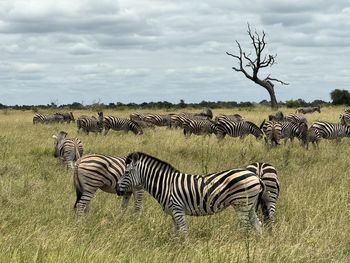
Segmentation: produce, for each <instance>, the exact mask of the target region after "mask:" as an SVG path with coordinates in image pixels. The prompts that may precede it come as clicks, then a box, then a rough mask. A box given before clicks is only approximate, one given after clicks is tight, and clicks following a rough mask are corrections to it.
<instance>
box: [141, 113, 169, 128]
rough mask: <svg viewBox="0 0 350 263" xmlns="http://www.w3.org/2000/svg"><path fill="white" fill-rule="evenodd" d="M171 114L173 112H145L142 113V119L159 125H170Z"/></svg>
mask: <svg viewBox="0 0 350 263" xmlns="http://www.w3.org/2000/svg"><path fill="white" fill-rule="evenodd" d="M171 115H173V114H155V113H147V114H144V121H145V122H149V123H152V124H154V125H156V126H160V127H162V126H167V127H171Z"/></svg>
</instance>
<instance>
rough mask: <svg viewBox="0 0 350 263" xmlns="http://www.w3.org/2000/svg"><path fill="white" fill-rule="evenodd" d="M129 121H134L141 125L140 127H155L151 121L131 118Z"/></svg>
mask: <svg viewBox="0 0 350 263" xmlns="http://www.w3.org/2000/svg"><path fill="white" fill-rule="evenodd" d="M131 121H133V122H136V123H137V124H138V125H139V126H140V127H141V129H147V128H150V129H155V128H156V125H154V124H153V123H150V122H146V121H140V120H131Z"/></svg>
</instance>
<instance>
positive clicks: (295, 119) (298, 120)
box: [283, 113, 307, 123]
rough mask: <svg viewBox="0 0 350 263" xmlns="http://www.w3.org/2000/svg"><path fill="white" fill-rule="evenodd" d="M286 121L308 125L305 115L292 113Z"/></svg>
mask: <svg viewBox="0 0 350 263" xmlns="http://www.w3.org/2000/svg"><path fill="white" fill-rule="evenodd" d="M283 120H284V121H290V122H295V123H302V122H304V123H307V120H306V117H305V115H304V114H298V113H290V114H288V115H286V116H285V117H284V118H283Z"/></svg>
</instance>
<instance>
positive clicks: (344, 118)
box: [339, 111, 350, 126]
mask: <svg viewBox="0 0 350 263" xmlns="http://www.w3.org/2000/svg"><path fill="white" fill-rule="evenodd" d="M339 119H340V123H341V124H342V125H346V126H349V125H350V112H347V111H344V112H342V113H340V116H339Z"/></svg>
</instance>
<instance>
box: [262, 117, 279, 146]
mask: <svg viewBox="0 0 350 263" xmlns="http://www.w3.org/2000/svg"><path fill="white" fill-rule="evenodd" d="M260 128H261V129H262V131H263V132H264V134H265V137H264V139H265V143H266V144H267V145H268V146H276V145H278V144H279V141H280V140H281V138H282V124H281V123H280V122H277V121H267V122H265V120H264V121H263V123H262V124H261V126H260Z"/></svg>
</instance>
